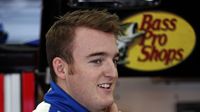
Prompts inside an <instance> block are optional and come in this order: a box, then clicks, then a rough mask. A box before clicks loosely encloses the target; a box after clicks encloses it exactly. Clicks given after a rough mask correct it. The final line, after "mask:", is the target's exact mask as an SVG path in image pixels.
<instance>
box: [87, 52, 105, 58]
mask: <svg viewBox="0 0 200 112" xmlns="http://www.w3.org/2000/svg"><path fill="white" fill-rule="evenodd" d="M105 55H107V53H105V52H95V53H91V54H89V55H88V56H86V57H87V58H89V57H94V56H105Z"/></svg>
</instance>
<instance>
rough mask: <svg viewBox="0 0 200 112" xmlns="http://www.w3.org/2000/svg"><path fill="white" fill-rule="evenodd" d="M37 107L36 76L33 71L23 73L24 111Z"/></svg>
mask: <svg viewBox="0 0 200 112" xmlns="http://www.w3.org/2000/svg"><path fill="white" fill-rule="evenodd" d="M34 108H35V76H34V73H33V72H23V73H22V112H32V111H33V109H34Z"/></svg>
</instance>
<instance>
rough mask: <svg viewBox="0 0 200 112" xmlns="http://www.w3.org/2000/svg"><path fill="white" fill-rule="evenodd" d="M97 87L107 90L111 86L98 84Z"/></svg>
mask: <svg viewBox="0 0 200 112" xmlns="http://www.w3.org/2000/svg"><path fill="white" fill-rule="evenodd" d="M98 87H100V88H105V89H109V88H110V87H111V84H110V83H103V84H98Z"/></svg>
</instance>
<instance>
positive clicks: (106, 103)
mask: <svg viewBox="0 0 200 112" xmlns="http://www.w3.org/2000/svg"><path fill="white" fill-rule="evenodd" d="M113 102H114V99H113V98H109V99H104V100H103V101H102V102H101V104H102V107H104V108H105V107H108V106H110V105H112V104H113Z"/></svg>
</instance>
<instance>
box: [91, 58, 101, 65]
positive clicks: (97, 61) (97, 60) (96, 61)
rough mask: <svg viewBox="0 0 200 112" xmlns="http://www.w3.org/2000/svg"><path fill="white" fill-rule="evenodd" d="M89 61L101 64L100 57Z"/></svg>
mask: <svg viewBox="0 0 200 112" xmlns="http://www.w3.org/2000/svg"><path fill="white" fill-rule="evenodd" d="M91 62H92V63H95V64H101V63H102V59H96V60H92V61H91Z"/></svg>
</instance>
